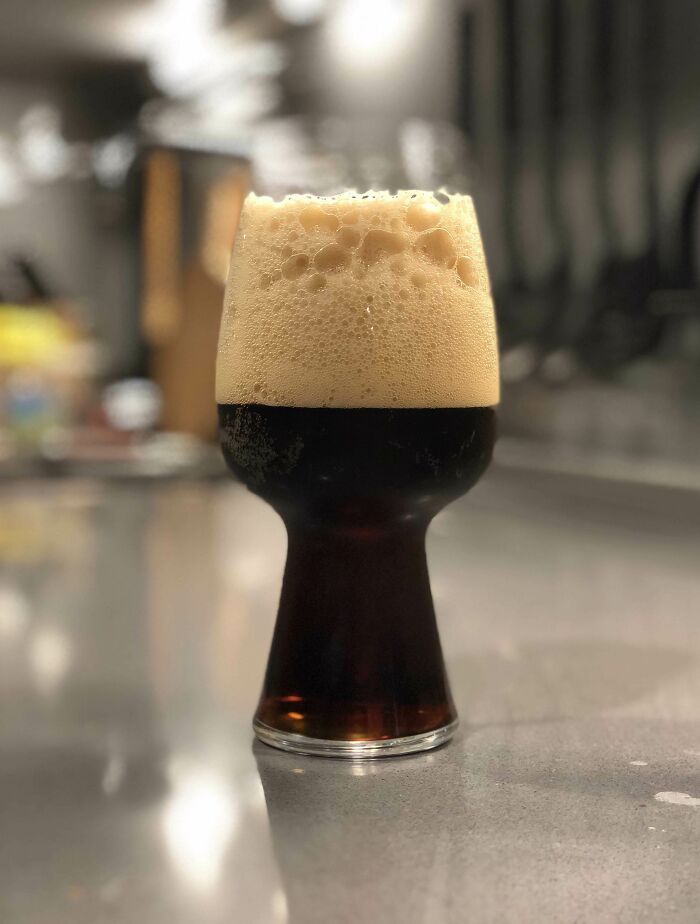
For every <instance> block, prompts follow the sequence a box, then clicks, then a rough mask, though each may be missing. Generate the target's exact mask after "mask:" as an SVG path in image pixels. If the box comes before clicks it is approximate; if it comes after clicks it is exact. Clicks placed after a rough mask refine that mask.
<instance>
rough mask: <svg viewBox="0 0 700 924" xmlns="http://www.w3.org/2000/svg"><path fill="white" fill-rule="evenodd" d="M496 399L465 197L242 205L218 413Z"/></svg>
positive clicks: (478, 255) (492, 349)
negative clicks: (248, 407) (230, 407)
mask: <svg viewBox="0 0 700 924" xmlns="http://www.w3.org/2000/svg"><path fill="white" fill-rule="evenodd" d="M498 399H499V380H498V351H497V342H496V327H495V321H494V313H493V302H492V300H491V292H490V287H489V280H488V273H487V269H486V261H485V259H484V252H483V248H482V244H481V237H480V234H479V227H478V224H477V220H476V215H475V213H474V206H473V204H472V200H471V198H470V197H469V196H456V195H455V196H447V195H444V194H442V193H440V194H438V195H437V196H435V195H433V194H432V193H427V192H399V193H398V194H397V195H390V194H389V193H384V192H373V193H368V194H366V195H358V194H356V193H344V194H342V195H339V196H333V197H330V198H323V199H319V198H315V197H312V196H288V197H287V198H286V199H283V200H282V201H281V202H275V201H273V200H272V199H270V198H268V197H266V196H256V195H254V194H251V195H250V196H248V198H247V199H246V201H245V205H244V207H243V213H242V216H241V222H240V226H239V230H238V236H237V238H236V243H235V245H234V249H233V255H232V258H231V266H230V270H229V278H228V285H227V287H226V299H225V304H224V314H223V318H222V322H221V333H220V336H219V352H218V361H217V376H216V400H217V402H218V403H219V404H248V403H254V404H273V405H282V406H290V407H487V406H491V405H494V404H497V403H498Z"/></svg>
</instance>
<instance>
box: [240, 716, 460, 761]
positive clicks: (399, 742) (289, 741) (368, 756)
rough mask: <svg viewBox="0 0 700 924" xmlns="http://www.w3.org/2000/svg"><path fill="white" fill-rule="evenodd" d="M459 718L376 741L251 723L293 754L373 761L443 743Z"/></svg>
mask: <svg viewBox="0 0 700 924" xmlns="http://www.w3.org/2000/svg"><path fill="white" fill-rule="evenodd" d="M458 725H459V719H455V720H454V721H453V722H450V723H449V725H443V726H442V728H435V729H433V730H432V731H428V732H423V733H422V734H420V735H407V736H405V737H403V738H384V739H381V740H377V741H329V740H324V739H323V738H307V737H306V736H305V735H295V734H294V733H293V732H282V731H277V730H276V729H274V728H270V726H269V725H264V724H263V723H262V722H258V721H257V720H256V721H254V722H253V730H254V731H255V734H256V736H257V737H258V738H259V739H260V741H262V742H263V744H269V745H270V746H271V747H273V748H279V749H280V750H282V751H291V752H292V753H293V754H307V755H310V756H312V757H344V758H349V759H350V760H360V759H363V760H376V759H377V758H380V757H399V756H400V755H401V754H415V753H416V752H417V751H430V750H432V749H433V748H438V747H440V745H442V744H446V743H447V742H448V741H449V740H450V738H452V736H453V735H454V733H455V731H456V730H457V726H458Z"/></svg>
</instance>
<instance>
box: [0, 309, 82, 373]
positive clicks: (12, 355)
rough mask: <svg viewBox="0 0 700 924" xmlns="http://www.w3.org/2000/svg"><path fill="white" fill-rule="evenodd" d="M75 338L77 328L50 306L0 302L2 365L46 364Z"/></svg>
mask: <svg viewBox="0 0 700 924" xmlns="http://www.w3.org/2000/svg"><path fill="white" fill-rule="evenodd" d="M74 342H75V331H74V329H73V328H72V327H71V325H70V324H68V322H66V321H65V320H64V319H63V318H61V317H60V316H59V315H57V314H56V312H55V311H54V310H53V309H51V308H48V307H46V308H44V307H38V306H32V307H24V306H21V305H0V367H5V368H7V369H17V368H21V367H26V366H30V367H35V368H37V367H47V366H51V365H53V364H54V363H55V362H57V361H60V359H61V357H62V354H63V353H64V351H65V349H66V347H68V346H70V345H72V344H73V343H74Z"/></svg>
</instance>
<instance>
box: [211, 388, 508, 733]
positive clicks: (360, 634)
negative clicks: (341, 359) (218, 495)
mask: <svg viewBox="0 0 700 924" xmlns="http://www.w3.org/2000/svg"><path fill="white" fill-rule="evenodd" d="M219 421H220V431H221V443H222V447H223V451H224V456H225V458H226V461H227V463H228V465H229V467H230V468H231V470H232V471H233V472H234V473H235V474H236V475H237V476H238V477H239V478H240V479H241V480H242V481H243V482H244V483H245V484H246V485H247V486H248V487H249V488H250V489H251V490H252V491H254V492H255V493H256V494H259V495H260V496H261V497H262V498H263V499H264V500H266V501H267V502H268V503H269V504H271V505H272V506H273V507H274V508H275V510H277V512H278V513H279V514H280V515H281V516H282V518H283V520H284V522H285V525H286V527H287V532H288V535H289V549H288V555H287V564H286V569H285V573H284V583H283V587H282V596H281V600H280V607H279V613H278V616H277V626H276V629H275V636H274V640H273V643H272V653H271V656H270V660H269V664H268V669H267V675H266V678H265V683H264V689H263V693H262V697H261V700H260V705H259V708H258V712H257V720H258V722H260V723H262V724H263V725H265V726H269V727H271V728H274V729H277V730H280V731H283V732H287V733H292V734H301V735H304V736H307V737H309V738H313V739H327V740H330V739H332V740H346V741H358V740H382V739H392V738H401V737H404V736H412V735H419V734H423V733H425V732H428V731H430V730H431V729H436V728H440V727H443V726H445V725H449V724H450V723H451V722H452V721H454V719H455V718H456V714H455V711H454V707H453V705H452V700H451V698H450V694H449V689H448V686H447V682H446V679H445V672H444V666H443V661H442V654H441V650H440V645H439V640H438V635H437V629H436V625H435V613H434V610H433V603H432V598H431V594H430V584H429V580H428V571H427V565H426V558H425V532H426V529H427V527H428V524H429V522H430V520H431V519H432V518H433V517H434V516H435V514H436V513H437V512H438V511H439V510H440V509H442V507H444V506H445V504H447V503H449V502H450V501H451V500H453V499H454V498H456V497H458V496H459V495H461V494H463V493H464V492H465V491H467V490H468V489H469V488H470V487H471V486H472V485H473V484H474V483H475V482H476V481H477V479H478V478H479V477H480V476H481V474H482V473H483V471H484V470H485V469H486V467H487V465H488V463H489V461H490V458H491V451H492V448H493V442H494V423H495V414H494V411H493V410H492V409H490V408H427V409H426V408H420V409H408V408H401V409H391V410H390V409H382V408H353V409H342V408H283V407H266V406H263V405H242V406H236V405H221V406H220V407H219Z"/></svg>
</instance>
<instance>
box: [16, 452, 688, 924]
mask: <svg viewBox="0 0 700 924" xmlns="http://www.w3.org/2000/svg"><path fill="white" fill-rule="evenodd" d="M699 537H700V495H697V494H691V493H686V492H681V491H661V490H655V489H652V488H640V487H636V488H633V487H630V486H625V485H623V484H616V485H613V484H609V483H605V482H593V481H588V480H585V479H581V478H575V477H566V478H565V477H560V476H556V475H553V474H549V475H546V476H545V475H534V474H529V475H528V474H527V473H525V472H520V473H514V472H513V473H506V472H504V471H502V470H499V469H498V468H495V469H493V470H492V471H491V472H489V474H488V475H487V476H485V478H484V479H483V481H482V483H481V484H480V485H478V486H477V487H476V488H475V489H474V490H473V492H472V493H471V494H470V495H469V496H468V497H467V498H466V499H464V500H460V501H458V502H457V503H456V504H454V505H453V506H452V507H450V508H448V510H447V511H446V512H445V513H443V514H441V515H440V517H438V519H437V520H436V521H435V523H434V525H433V527H432V529H431V533H430V535H429V540H428V550H429V559H430V567H431V573H432V576H433V589H434V595H435V603H436V609H437V611H438V619H439V622H440V629H441V634H442V640H443V645H444V649H445V654H446V658H447V662H448V669H449V670H450V675H451V680H452V686H453V692H454V695H455V700H456V703H457V707H458V709H459V711H460V714H461V718H462V725H461V727H460V729H459V731H458V733H457V736H456V737H455V739H454V740H453V742H452V743H451V744H450V745H448V746H447V747H446V748H444V749H441V750H438V751H434V752H431V753H427V754H423V755H415V756H411V757H405V758H396V759H394V760H387V761H372V762H364V763H355V762H352V761H347V762H346V761H333V760H319V759H314V758H305V757H297V756H293V755H288V754H284V753H281V752H276V751H274V750H272V749H270V748H266V747H265V746H264V745H261V744H256V745H253V737H252V733H251V730H250V717H251V715H252V713H253V710H254V709H255V705H256V701H257V697H258V694H259V689H260V683H261V680H262V672H263V669H264V662H265V658H266V656H267V652H268V648H269V643H270V636H271V632H272V618H273V613H274V610H275V607H276V603H277V596H278V594H279V586H280V579H281V569H282V563H283V559H284V552H285V541H284V532H283V529H282V526H281V524H280V522H279V520H278V519H277V517H276V515H275V514H274V513H273V512H272V511H271V510H270V509H269V508H268V507H266V506H265V505H264V504H263V503H262V502H261V501H259V500H257V499H256V498H254V497H253V496H252V495H249V494H247V493H246V492H244V490H243V489H242V488H240V487H238V486H236V485H234V484H219V485H209V486H200V485H196V484H170V485H162V486H151V487H148V488H147V487H144V488H137V487H135V486H126V485H123V486H118V485H99V484H97V483H87V482H84V483H78V482H75V483H70V482H65V483H63V484H52V483H46V484H42V483H41V482H30V483H26V484H24V485H18V484H16V485H10V484H5V485H3V486H2V489H1V493H0V921H2V922H3V924H95V922H103V921H104V922H110V924H111V922H115V924H125V922H139V924H142V922H148V924H160V922H168V924H192V922H193V921H197V922H198V924H200V922H207V924H208V922H216V924H218V922H222V924H223V922H227V924H229V922H233V921H235V922H239V921H240V922H242V924H270V922H271V924H275V922H293V924H316V922H319V924H320V922H323V924H329V922H346V921H347V922H350V921H353V922H354V921H368V922H388V924H391V922H401V924H413V922H416V924H417V922H421V924H425V922H428V924H432V922H462V921H465V920H469V921H471V922H474V921H478V922H482V921H483V922H491V921H493V922H496V921H498V922H501V921H518V922H521V921H537V922H540V921H566V922H568V921H574V920H575V921H581V922H601V921H603V922H606V921H610V922H627V921H630V922H632V921H634V922H637V921H660V920H663V921H672V922H675V921H683V922H686V921H687V922H695V921H697V908H698V907H699V906H700V879H699V877H698V875H697V856H698V850H699V849H700V808H698V806H697V799H698V798H700V723H699V720H700V573H699V569H698V561H699V560H700V538H699ZM683 793H685V794H687V796H685V797H684V796H682V795H679V794H683ZM656 797H658V798H656ZM694 800H695V801H694Z"/></svg>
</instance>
